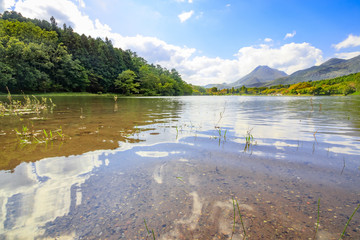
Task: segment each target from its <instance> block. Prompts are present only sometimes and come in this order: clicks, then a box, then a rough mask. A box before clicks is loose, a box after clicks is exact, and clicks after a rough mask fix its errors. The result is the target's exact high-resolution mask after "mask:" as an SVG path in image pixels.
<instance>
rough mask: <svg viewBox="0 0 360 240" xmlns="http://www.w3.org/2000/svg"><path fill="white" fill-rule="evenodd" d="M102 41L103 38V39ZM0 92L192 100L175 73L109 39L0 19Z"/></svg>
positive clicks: (8, 15) (9, 15) (11, 16)
mask: <svg viewBox="0 0 360 240" xmlns="http://www.w3.org/2000/svg"><path fill="white" fill-rule="evenodd" d="M104 37H105V36H104ZM0 54H1V58H0V92H5V93H6V92H7V89H9V90H10V91H11V92H13V93H21V92H25V93H36V92H84V91H87V92H92V93H106V92H113V93H118V94H124V95H134V94H141V95H190V94H191V93H192V87H191V86H190V85H189V84H187V83H186V82H185V81H183V80H182V78H181V76H180V74H179V73H178V72H177V71H176V70H175V69H171V70H168V69H166V68H163V67H161V66H160V65H156V66H155V65H154V64H149V63H148V62H147V61H146V60H145V59H143V58H142V57H140V56H138V55H137V54H136V53H135V52H132V51H131V50H123V49H121V48H116V47H114V46H113V45H112V43H111V41H110V40H109V39H108V38H105V39H101V38H92V37H91V36H85V35H84V34H82V35H80V34H78V33H76V32H74V31H73V29H72V28H71V27H70V26H66V24H64V25H63V27H62V28H59V27H58V26H57V23H56V20H55V18H53V17H52V18H51V19H50V22H47V21H44V20H42V21H40V20H37V19H29V18H25V17H23V16H22V15H21V14H20V13H17V12H14V11H11V12H8V11H6V12H4V14H2V15H0Z"/></svg>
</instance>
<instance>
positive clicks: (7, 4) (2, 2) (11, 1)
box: [0, 0, 15, 13]
mask: <svg viewBox="0 0 360 240" xmlns="http://www.w3.org/2000/svg"><path fill="white" fill-rule="evenodd" d="M14 5H15V0H0V13H3V12H5V11H9V10H11V8H12V7H13V6H14Z"/></svg>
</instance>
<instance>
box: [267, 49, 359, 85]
mask: <svg viewBox="0 0 360 240" xmlns="http://www.w3.org/2000/svg"><path fill="white" fill-rule="evenodd" d="M357 72H360V55H359V56H357V57H354V58H351V59H349V60H344V59H339V58H332V59H330V60H328V61H326V62H324V63H323V64H321V65H320V66H313V67H311V68H308V69H304V70H300V71H297V72H294V73H293V74H291V75H290V76H288V77H284V78H279V79H276V80H274V81H272V82H270V83H268V84H266V85H268V86H271V85H278V84H293V83H298V82H308V81H317V80H323V79H329V78H336V77H341V76H344V75H349V74H352V73H357Z"/></svg>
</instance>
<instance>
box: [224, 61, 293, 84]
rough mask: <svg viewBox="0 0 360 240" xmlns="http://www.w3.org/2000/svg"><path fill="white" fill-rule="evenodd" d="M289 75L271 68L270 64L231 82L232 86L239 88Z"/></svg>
mask: <svg viewBox="0 0 360 240" xmlns="http://www.w3.org/2000/svg"><path fill="white" fill-rule="evenodd" d="M286 76H288V75H287V74H286V73H285V72H282V71H279V70H276V69H273V68H270V67H268V66H258V67H256V68H255V69H254V70H253V71H252V72H251V73H249V74H248V75H246V76H244V77H242V78H241V79H239V80H237V81H236V82H234V83H230V84H229V86H230V87H234V88H239V87H242V86H245V87H259V86H262V85H264V84H266V83H268V82H271V81H273V80H275V79H278V78H282V77H286Z"/></svg>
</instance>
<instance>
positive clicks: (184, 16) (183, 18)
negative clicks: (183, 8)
mask: <svg viewBox="0 0 360 240" xmlns="http://www.w3.org/2000/svg"><path fill="white" fill-rule="evenodd" d="M193 14H194V11H193V10H191V11H189V12H183V13H181V14H179V15H178V17H179V19H180V22H182V23H183V22H185V21H186V20H188V19H189V18H191V16H192V15H193Z"/></svg>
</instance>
